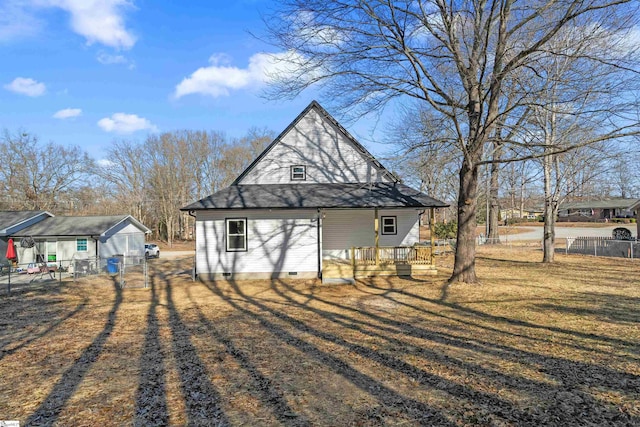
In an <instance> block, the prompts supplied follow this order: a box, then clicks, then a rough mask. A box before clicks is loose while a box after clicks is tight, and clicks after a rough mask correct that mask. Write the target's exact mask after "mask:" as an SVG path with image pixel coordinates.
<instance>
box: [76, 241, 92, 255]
mask: <svg viewBox="0 0 640 427" xmlns="http://www.w3.org/2000/svg"><path fill="white" fill-rule="evenodd" d="M88 250H89V249H88V246H87V239H76V251H78V252H87V251H88Z"/></svg>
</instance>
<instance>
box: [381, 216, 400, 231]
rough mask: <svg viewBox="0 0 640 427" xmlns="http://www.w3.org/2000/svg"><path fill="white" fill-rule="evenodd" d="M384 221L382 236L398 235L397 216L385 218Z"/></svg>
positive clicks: (382, 218)
mask: <svg viewBox="0 0 640 427" xmlns="http://www.w3.org/2000/svg"><path fill="white" fill-rule="evenodd" d="M380 219H381V220H382V234H398V227H397V218H396V217H395V216H383V217H380Z"/></svg>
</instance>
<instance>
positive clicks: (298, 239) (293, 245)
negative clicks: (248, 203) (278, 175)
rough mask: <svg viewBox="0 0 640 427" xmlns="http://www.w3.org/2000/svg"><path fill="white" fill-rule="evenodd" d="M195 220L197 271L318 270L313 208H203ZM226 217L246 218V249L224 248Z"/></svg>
mask: <svg viewBox="0 0 640 427" xmlns="http://www.w3.org/2000/svg"><path fill="white" fill-rule="evenodd" d="M197 215H198V217H197V222H196V270H197V272H198V274H199V275H203V276H204V275H206V274H212V273H213V274H221V273H232V274H238V273H273V274H277V273H280V272H285V273H288V272H298V273H300V272H317V271H318V243H317V233H318V220H317V212H316V211H315V210H296V211H271V212H270V211H268V210H259V211H204V212H198V214H197ZM225 218H246V219H247V251H246V252H227V251H226V246H225Z"/></svg>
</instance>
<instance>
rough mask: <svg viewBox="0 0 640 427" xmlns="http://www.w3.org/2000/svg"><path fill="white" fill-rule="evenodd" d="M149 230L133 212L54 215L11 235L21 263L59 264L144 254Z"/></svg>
mask: <svg viewBox="0 0 640 427" xmlns="http://www.w3.org/2000/svg"><path fill="white" fill-rule="evenodd" d="M147 233H151V230H149V229H148V228H147V227H145V226H144V225H143V224H141V223H140V222H139V221H138V220H136V219H135V218H133V217H132V216H131V215H116V216H68V217H64V216H56V217H53V216H52V217H48V218H45V219H43V220H42V221H39V222H37V223H35V224H33V225H31V226H29V227H25V228H23V229H21V230H20V231H17V232H14V233H12V234H11V237H13V239H14V242H15V244H16V249H17V254H18V262H19V263H20V264H27V263H32V262H49V263H57V264H60V263H61V262H62V263H64V262H66V261H71V260H73V259H86V258H93V257H96V258H97V257H99V258H108V257H111V256H114V255H124V256H141V257H142V256H144V241H145V234H147ZM23 240H25V241H26V240H33V242H34V243H35V244H33V245H24V244H22V241H23ZM25 246H31V247H25Z"/></svg>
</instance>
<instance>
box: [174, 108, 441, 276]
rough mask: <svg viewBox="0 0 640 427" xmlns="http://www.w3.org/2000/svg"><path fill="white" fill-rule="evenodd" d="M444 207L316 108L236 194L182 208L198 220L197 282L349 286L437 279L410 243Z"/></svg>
mask: <svg viewBox="0 0 640 427" xmlns="http://www.w3.org/2000/svg"><path fill="white" fill-rule="evenodd" d="M446 206H447V205H446V204H445V203H443V202H441V201H438V200H435V199H433V198H431V197H429V196H427V195H425V194H423V193H420V192H419V191H417V190H414V189H412V188H409V187H407V186H406V185H403V184H402V183H400V182H399V181H398V179H397V178H396V177H395V176H394V175H393V174H391V173H390V172H389V171H388V170H387V169H385V168H384V167H383V166H382V165H381V164H380V163H379V162H378V161H377V160H376V159H375V158H374V157H373V156H372V155H371V154H370V153H369V152H368V151H367V150H366V149H365V148H364V147H363V146H362V145H361V144H360V143H358V142H357V141H356V140H355V139H354V138H353V137H352V136H351V135H350V134H349V133H348V132H347V131H346V130H345V129H344V128H343V127H342V126H341V125H340V124H339V123H338V122H337V121H336V120H335V119H334V118H333V117H331V116H330V115H329V114H328V113H327V112H326V111H325V110H324V109H323V108H322V107H321V106H320V105H319V104H318V103H317V102H315V101H313V102H312V103H311V104H310V105H309V106H308V107H307V108H306V109H305V110H304V111H303V112H302V113H301V114H300V115H299V116H298V117H297V118H296V119H295V120H294V121H293V122H292V123H291V124H290V125H289V126H288V127H287V128H286V129H285V130H284V131H283V132H282V133H281V134H280V135H279V136H278V137H277V138H276V139H275V140H274V141H273V142H272V143H271V144H270V145H269V146H268V147H267V148H266V149H265V150H264V151H263V152H262V154H260V156H258V158H257V159H256V160H255V161H254V162H253V163H252V164H251V165H250V166H249V167H248V168H247V169H246V170H245V171H244V172H242V174H240V176H239V177H238V178H237V179H236V180H235V182H234V183H233V184H232V185H231V186H229V187H227V188H225V189H223V190H221V191H219V192H217V193H215V194H213V195H211V196H209V197H207V198H204V199H202V200H199V201H197V202H195V203H192V204H190V205H188V206H185V207H184V208H182V210H184V211H189V212H190V213H191V214H192V215H194V216H195V217H196V274H197V275H198V277H199V278H201V279H205V280H206V279H208V280H215V279H219V278H228V279H253V278H274V277H296V278H309V277H323V279H327V278H329V276H332V278H335V279H349V277H346V276H349V275H350V276H351V277H350V279H352V278H353V275H354V274H355V275H358V272H361V273H362V274H365V270H368V271H369V272H372V271H373V270H376V271H377V272H378V273H380V274H400V273H403V272H409V273H411V272H413V273H414V274H415V272H416V271H418V270H422V271H423V272H427V270H429V271H435V269H434V266H433V263H432V259H431V258H429V259H426V258H425V257H424V253H423V252H422V251H421V249H420V248H415V247H413V246H412V245H414V244H416V243H418V240H419V219H420V216H421V215H422V214H424V213H425V211H426V209H430V210H431V211H430V212H431V213H432V214H433V210H434V209H435V208H440V207H446ZM353 248H358V249H353ZM423 249H428V248H423ZM371 264H373V265H371ZM383 264H384V265H385V267H384V268H383V267H382V265H383ZM358 266H362V268H359V267H358ZM401 266H402V268H401ZM330 272H331V274H329V273H330Z"/></svg>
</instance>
